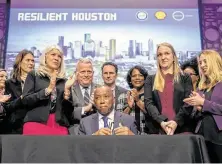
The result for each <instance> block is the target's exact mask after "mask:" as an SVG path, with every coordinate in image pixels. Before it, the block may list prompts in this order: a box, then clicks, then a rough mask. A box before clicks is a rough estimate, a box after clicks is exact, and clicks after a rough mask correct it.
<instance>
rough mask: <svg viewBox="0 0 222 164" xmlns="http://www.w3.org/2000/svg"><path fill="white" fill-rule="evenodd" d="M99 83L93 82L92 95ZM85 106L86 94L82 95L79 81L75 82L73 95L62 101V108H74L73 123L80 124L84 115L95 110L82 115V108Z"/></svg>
mask: <svg viewBox="0 0 222 164" xmlns="http://www.w3.org/2000/svg"><path fill="white" fill-rule="evenodd" d="M96 86H97V85H96V84H94V83H92V84H91V91H90V95H91V94H92V92H93V90H94V89H95V87H96ZM84 106H85V103H84V95H82V92H81V89H80V85H79V84H78V83H76V84H74V86H72V87H71V96H70V98H69V100H65V99H64V100H63V101H62V108H64V110H65V109H69V110H72V111H73V113H72V117H73V122H72V124H79V122H80V120H81V118H83V117H84V116H87V115H90V114H92V113H95V111H93V112H89V113H88V114H87V115H82V108H83V107H84Z"/></svg>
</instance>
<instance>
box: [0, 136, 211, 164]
mask: <svg viewBox="0 0 222 164" xmlns="http://www.w3.org/2000/svg"><path fill="white" fill-rule="evenodd" d="M1 144H2V145H1V149H2V157H1V162H2V163H15V162H16V163H30V162H34V163H42V162H44V163H89V162H90V163H97V162H105V163H118V162H119V163H142V162H143V163H150V162H152V163H162V162H164V163H171V162H175V163H180V162H182V163H194V162H195V163H204V162H207V163H209V158H208V154H207V150H206V147H205V142H204V139H203V138H202V137H201V136H197V135H174V136H166V135H147V136H21V135H20V136H19V135H5V136H1Z"/></svg>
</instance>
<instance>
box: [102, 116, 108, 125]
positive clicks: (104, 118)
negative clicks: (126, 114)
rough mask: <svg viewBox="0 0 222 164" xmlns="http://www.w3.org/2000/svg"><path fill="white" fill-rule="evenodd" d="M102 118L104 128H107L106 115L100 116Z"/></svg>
mask: <svg viewBox="0 0 222 164" xmlns="http://www.w3.org/2000/svg"><path fill="white" fill-rule="evenodd" d="M102 119H103V122H104V128H108V127H109V126H108V117H106V116H104V117H102Z"/></svg>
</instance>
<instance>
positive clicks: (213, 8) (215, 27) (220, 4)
mask: <svg viewBox="0 0 222 164" xmlns="http://www.w3.org/2000/svg"><path fill="white" fill-rule="evenodd" d="M9 1H10V0H0V68H2V67H4V63H5V51H6V43H7V34H8V19H9V9H10V8H9V3H10V2H9ZM189 1H190V0H188V1H187V3H189ZM199 6H200V16H201V20H200V24H201V36H202V45H203V48H204V49H216V50H217V51H218V52H220V54H221V55H222V0H200V5H199Z"/></svg>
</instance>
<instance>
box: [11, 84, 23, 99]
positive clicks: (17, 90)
mask: <svg viewBox="0 0 222 164" xmlns="http://www.w3.org/2000/svg"><path fill="white" fill-rule="evenodd" d="M14 84H15V85H14V87H15V88H12V89H13V90H14V91H15V92H14V93H15V94H16V96H17V97H20V96H21V94H22V83H21V82H20V81H16V82H15V83H14Z"/></svg>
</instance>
